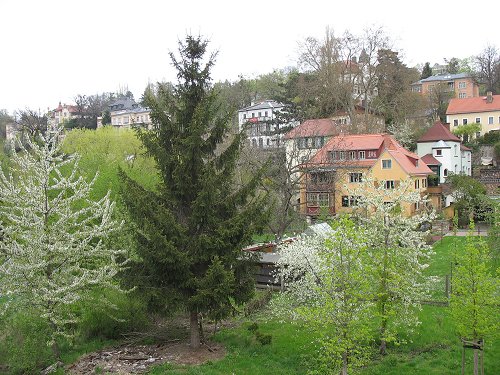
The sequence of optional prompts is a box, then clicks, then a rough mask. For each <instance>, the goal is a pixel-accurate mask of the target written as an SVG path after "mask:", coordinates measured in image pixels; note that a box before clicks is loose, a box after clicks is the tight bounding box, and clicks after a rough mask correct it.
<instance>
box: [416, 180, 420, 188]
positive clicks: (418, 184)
mask: <svg viewBox="0 0 500 375" xmlns="http://www.w3.org/2000/svg"><path fill="white" fill-rule="evenodd" d="M415 189H420V180H418V179H417V180H415Z"/></svg>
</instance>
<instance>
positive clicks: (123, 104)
mask: <svg viewBox="0 0 500 375" xmlns="http://www.w3.org/2000/svg"><path fill="white" fill-rule="evenodd" d="M137 107H139V104H137V103H136V102H135V100H134V99H130V98H123V99H117V100H115V101H114V102H112V103H111V104H110V105H109V110H110V111H120V110H124V109H133V108H137Z"/></svg>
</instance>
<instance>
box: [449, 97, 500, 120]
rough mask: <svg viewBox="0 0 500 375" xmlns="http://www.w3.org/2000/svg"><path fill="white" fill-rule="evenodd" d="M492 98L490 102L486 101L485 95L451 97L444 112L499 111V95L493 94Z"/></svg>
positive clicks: (450, 113) (452, 113)
mask: <svg viewBox="0 0 500 375" xmlns="http://www.w3.org/2000/svg"><path fill="white" fill-rule="evenodd" d="M492 98H493V100H492V101H491V103H488V102H487V101H486V96H479V97H475V98H465V99H457V98H453V99H451V100H450V104H448V109H447V111H446V114H447V115H455V114H459V113H476V112H490V111H500V95H493V96H492Z"/></svg>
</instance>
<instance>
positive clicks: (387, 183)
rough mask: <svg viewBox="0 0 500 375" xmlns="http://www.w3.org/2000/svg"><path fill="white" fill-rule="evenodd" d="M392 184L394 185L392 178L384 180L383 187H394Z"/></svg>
mask: <svg viewBox="0 0 500 375" xmlns="http://www.w3.org/2000/svg"><path fill="white" fill-rule="evenodd" d="M394 186H395V183H394V180H386V181H384V189H394Z"/></svg>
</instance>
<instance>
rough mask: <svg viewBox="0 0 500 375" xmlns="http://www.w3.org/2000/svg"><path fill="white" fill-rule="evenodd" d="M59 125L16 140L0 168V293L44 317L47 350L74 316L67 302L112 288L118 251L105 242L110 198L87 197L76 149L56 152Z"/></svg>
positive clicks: (113, 227) (111, 226)
mask: <svg viewBox="0 0 500 375" xmlns="http://www.w3.org/2000/svg"><path fill="white" fill-rule="evenodd" d="M60 132H61V129H60V128H58V129H49V131H48V132H47V133H46V134H45V135H43V134H39V135H38V138H37V141H36V142H34V141H33V139H32V138H28V139H27V145H28V146H29V149H25V148H24V147H23V145H22V144H21V143H20V142H19V147H20V148H21V151H20V152H19V153H14V155H13V157H12V163H11V165H12V168H11V170H10V171H9V173H4V171H0V202H1V203H0V220H1V226H2V233H1V235H2V241H1V242H0V295H1V296H3V297H5V296H6V298H7V301H6V302H7V306H10V307H15V308H17V309H19V308H22V307H23V306H30V307H32V308H35V309H37V310H38V311H39V312H40V315H41V316H42V317H43V318H45V319H46V320H47V322H48V323H49V325H50V327H51V329H52V337H51V341H50V344H51V346H52V349H53V352H54V355H55V357H56V358H57V359H60V353H59V346H58V344H57V338H58V336H60V335H67V334H68V331H67V328H68V325H71V324H72V323H74V322H75V319H76V318H77V316H76V315H75V314H72V313H71V309H70V308H69V307H71V306H72V305H74V304H75V303H76V302H77V301H79V300H81V299H83V298H85V296H86V294H87V292H88V291H90V289H92V288H95V287H112V288H116V285H115V284H114V282H113V277H114V276H115V275H116V273H117V272H118V271H119V270H120V268H121V263H120V259H122V260H124V257H123V256H122V255H123V252H122V251H118V250H114V249H111V248H110V247H108V246H107V243H106V239H107V238H108V237H109V236H110V235H111V234H112V233H113V232H115V231H117V230H118V228H119V223H117V222H115V221H114V220H113V218H112V214H113V208H114V203H112V202H111V201H110V199H109V193H108V195H105V196H104V197H102V198H101V199H99V200H98V201H93V200H91V199H89V194H90V192H91V190H92V185H93V183H94V181H95V178H94V179H93V180H92V181H86V180H85V179H84V178H83V177H82V176H80V175H79V169H78V160H79V157H78V155H65V154H63V153H61V151H60V142H59V137H60V135H61V133H60Z"/></svg>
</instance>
